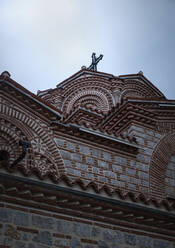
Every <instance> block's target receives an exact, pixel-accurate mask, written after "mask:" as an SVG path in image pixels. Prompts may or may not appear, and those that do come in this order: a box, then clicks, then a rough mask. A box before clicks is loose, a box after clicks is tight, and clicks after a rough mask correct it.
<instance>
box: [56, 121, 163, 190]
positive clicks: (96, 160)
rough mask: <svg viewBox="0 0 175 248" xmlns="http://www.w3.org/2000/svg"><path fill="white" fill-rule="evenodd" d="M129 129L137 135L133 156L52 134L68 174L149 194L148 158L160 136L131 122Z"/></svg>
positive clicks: (132, 133)
mask: <svg viewBox="0 0 175 248" xmlns="http://www.w3.org/2000/svg"><path fill="white" fill-rule="evenodd" d="M128 132H129V134H131V135H133V136H135V137H136V139H137V142H138V144H139V147H140V148H139V152H138V154H137V156H135V157H132V156H130V155H129V154H123V153H121V152H119V151H118V152H117V151H116V152H114V151H110V150H109V149H108V148H107V147H106V149H104V148H101V147H99V146H98V145H96V146H95V145H88V144H86V143H81V142H79V141H77V142H76V141H73V140H72V139H69V138H65V137H64V136H57V137H55V142H56V143H57V146H58V149H59V150H60V152H61V156H62V158H63V161H64V165H65V167H66V171H67V173H68V175H69V176H71V177H79V178H81V179H83V180H84V181H85V182H88V181H89V182H90V181H95V182H96V183H99V184H104V183H105V184H107V185H110V186H111V187H112V188H121V189H126V190H130V191H133V192H142V193H149V169H150V168H149V165H150V160H151V156H152V152H153V149H154V147H155V146H156V144H157V143H158V142H159V140H160V138H161V135H160V134H159V133H157V132H155V131H153V130H150V129H148V128H144V127H139V126H136V125H132V126H131V127H130V128H129V130H128Z"/></svg>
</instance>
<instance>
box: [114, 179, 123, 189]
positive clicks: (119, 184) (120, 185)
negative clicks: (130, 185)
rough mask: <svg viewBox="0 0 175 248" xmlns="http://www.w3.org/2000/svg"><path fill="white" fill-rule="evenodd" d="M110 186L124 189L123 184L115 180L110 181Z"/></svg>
mask: <svg viewBox="0 0 175 248" xmlns="http://www.w3.org/2000/svg"><path fill="white" fill-rule="evenodd" d="M111 184H112V185H114V186H118V187H125V183H124V182H121V181H118V180H115V179H111Z"/></svg>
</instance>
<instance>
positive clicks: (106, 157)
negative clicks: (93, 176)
mask: <svg viewBox="0 0 175 248" xmlns="http://www.w3.org/2000/svg"><path fill="white" fill-rule="evenodd" d="M103 158H104V159H105V160H107V161H111V154H110V153H108V152H103Z"/></svg>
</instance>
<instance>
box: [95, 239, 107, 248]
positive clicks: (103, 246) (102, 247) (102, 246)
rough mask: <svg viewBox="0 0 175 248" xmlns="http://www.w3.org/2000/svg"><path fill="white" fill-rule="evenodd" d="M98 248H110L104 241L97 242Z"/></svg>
mask: <svg viewBox="0 0 175 248" xmlns="http://www.w3.org/2000/svg"><path fill="white" fill-rule="evenodd" d="M98 248H110V246H108V245H107V243H106V242H105V241H103V240H99V241H98Z"/></svg>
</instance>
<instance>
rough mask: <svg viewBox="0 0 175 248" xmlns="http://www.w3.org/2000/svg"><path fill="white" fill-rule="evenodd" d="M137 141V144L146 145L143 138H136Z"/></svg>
mask: <svg viewBox="0 0 175 248" xmlns="http://www.w3.org/2000/svg"><path fill="white" fill-rule="evenodd" d="M136 140H137V143H138V144H139V145H144V143H145V142H144V139H143V138H141V137H136Z"/></svg>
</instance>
